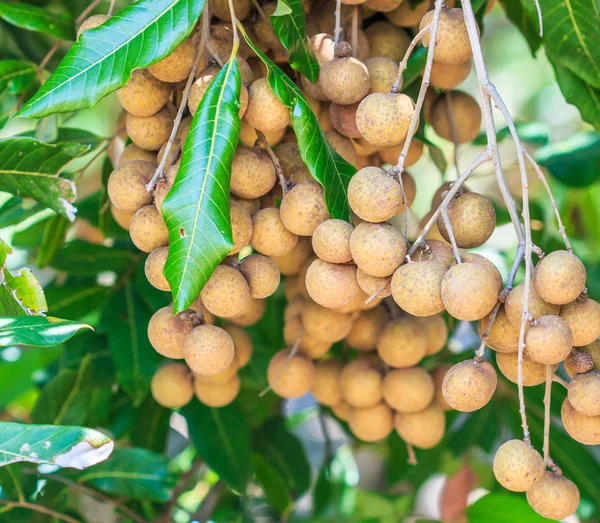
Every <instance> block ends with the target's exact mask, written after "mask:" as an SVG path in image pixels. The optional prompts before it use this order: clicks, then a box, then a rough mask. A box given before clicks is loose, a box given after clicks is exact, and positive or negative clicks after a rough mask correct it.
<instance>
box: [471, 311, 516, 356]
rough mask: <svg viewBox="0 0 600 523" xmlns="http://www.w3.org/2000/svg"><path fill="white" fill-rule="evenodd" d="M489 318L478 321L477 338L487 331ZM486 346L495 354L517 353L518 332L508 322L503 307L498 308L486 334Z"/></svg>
mask: <svg viewBox="0 0 600 523" xmlns="http://www.w3.org/2000/svg"><path fill="white" fill-rule="evenodd" d="M488 321H489V316H485V317H484V318H481V319H480V320H479V326H478V327H479V336H483V335H484V334H485V332H486V330H487V326H488ZM486 345H487V346H488V347H490V348H491V349H493V350H495V351H496V352H517V351H518V350H519V331H518V330H517V329H516V328H515V327H514V326H513V325H512V323H510V322H509V321H508V318H507V317H506V311H505V310H504V307H500V309H499V310H498V314H496V320H495V321H494V323H493V324H492V327H491V328H490V331H489V333H488V339H487V341H486Z"/></svg>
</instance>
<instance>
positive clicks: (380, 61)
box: [365, 56, 398, 93]
mask: <svg viewBox="0 0 600 523" xmlns="http://www.w3.org/2000/svg"><path fill="white" fill-rule="evenodd" d="M365 65H366V66H367V70H368V71H369V79H370V81H371V89H370V91H369V92H371V93H389V92H390V90H391V89H392V85H394V82H395V81H396V78H397V77H398V62H394V60H391V59H390V58H386V57H385V56H377V57H373V58H369V59H368V60H366V61H365Z"/></svg>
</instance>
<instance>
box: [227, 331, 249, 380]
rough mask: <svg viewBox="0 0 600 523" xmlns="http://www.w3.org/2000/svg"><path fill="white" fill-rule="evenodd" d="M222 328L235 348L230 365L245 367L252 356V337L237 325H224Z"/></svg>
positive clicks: (238, 367)
mask: <svg viewBox="0 0 600 523" xmlns="http://www.w3.org/2000/svg"><path fill="white" fill-rule="evenodd" d="M223 330H224V331H225V332H227V334H229V336H231V340H232V341H233V347H234V349H235V358H234V361H233V363H232V365H235V368H236V369H241V368H242V367H245V366H246V365H247V364H248V362H249V361H250V358H251V357H252V339H251V338H250V335H249V334H248V333H247V332H246V331H245V330H244V329H241V328H240V327H238V326H237V325H225V326H223Z"/></svg>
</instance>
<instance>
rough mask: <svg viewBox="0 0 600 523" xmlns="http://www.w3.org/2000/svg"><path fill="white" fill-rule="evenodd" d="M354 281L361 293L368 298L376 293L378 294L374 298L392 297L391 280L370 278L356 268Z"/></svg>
mask: <svg viewBox="0 0 600 523" xmlns="http://www.w3.org/2000/svg"><path fill="white" fill-rule="evenodd" d="M356 281H357V282H358V286H359V287H360V288H361V289H362V291H363V292H364V293H365V294H367V296H369V297H370V296H373V295H374V294H375V293H376V292H378V294H377V296H376V298H386V297H387V296H391V295H392V288H391V278H378V277H377V276H370V275H369V274H367V273H366V272H364V271H361V270H360V268H358V269H356Z"/></svg>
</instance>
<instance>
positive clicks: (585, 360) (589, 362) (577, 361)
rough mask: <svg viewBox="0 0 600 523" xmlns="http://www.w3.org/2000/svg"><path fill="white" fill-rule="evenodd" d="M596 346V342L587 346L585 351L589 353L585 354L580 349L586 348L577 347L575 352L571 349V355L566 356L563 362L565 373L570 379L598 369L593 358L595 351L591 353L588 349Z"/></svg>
mask: <svg viewBox="0 0 600 523" xmlns="http://www.w3.org/2000/svg"><path fill="white" fill-rule="evenodd" d="M595 345H596V346H597V345H598V342H597V341H596V342H594V343H593V344H592V345H588V346H587V349H588V351H589V352H585V351H583V350H581V349H585V348H586V347H578V348H577V350H576V349H575V347H573V350H572V351H571V354H569V355H568V356H567V359H566V360H565V361H563V366H564V368H565V372H566V373H567V374H568V375H569V376H570V377H571V378H574V377H575V376H577V375H578V374H585V373H586V372H589V371H591V370H594V369H596V368H597V367H598V365H597V363H596V359H597V357H596V358H595V357H594V355H595V354H594V353H595V352H597V351H593V352H592V351H591V350H590V348H591V347H594V346H595Z"/></svg>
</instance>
